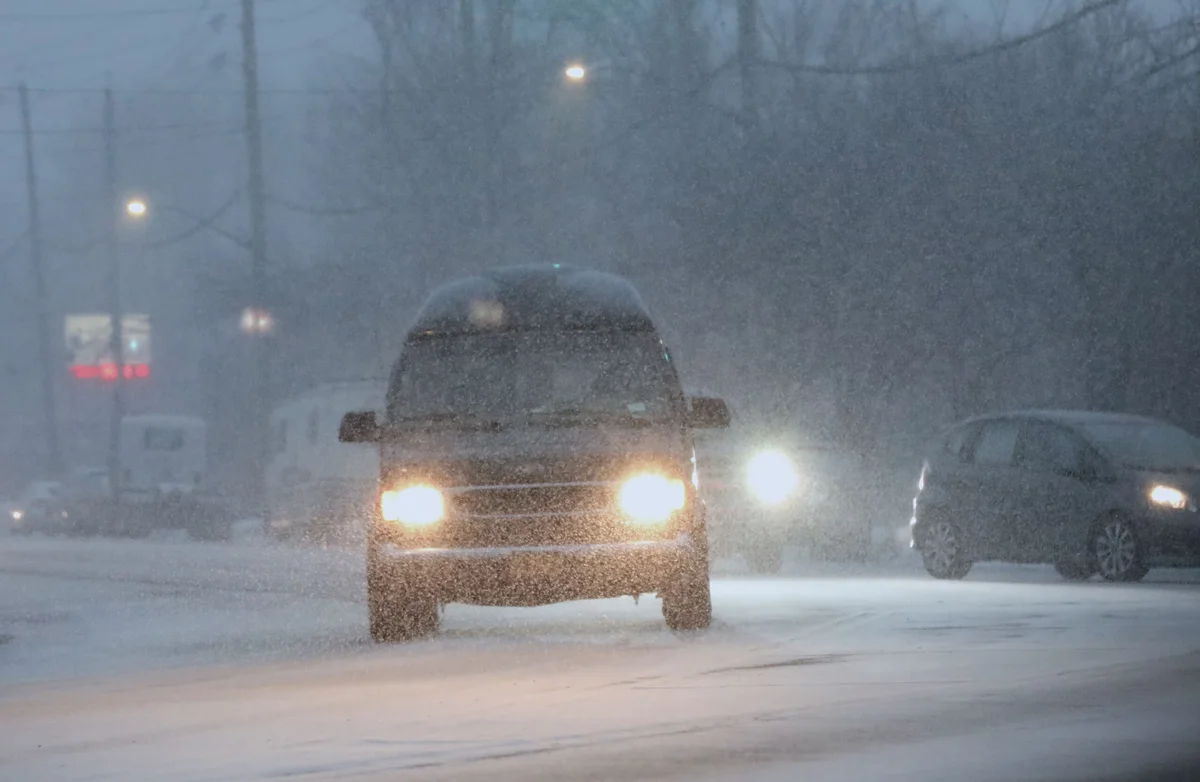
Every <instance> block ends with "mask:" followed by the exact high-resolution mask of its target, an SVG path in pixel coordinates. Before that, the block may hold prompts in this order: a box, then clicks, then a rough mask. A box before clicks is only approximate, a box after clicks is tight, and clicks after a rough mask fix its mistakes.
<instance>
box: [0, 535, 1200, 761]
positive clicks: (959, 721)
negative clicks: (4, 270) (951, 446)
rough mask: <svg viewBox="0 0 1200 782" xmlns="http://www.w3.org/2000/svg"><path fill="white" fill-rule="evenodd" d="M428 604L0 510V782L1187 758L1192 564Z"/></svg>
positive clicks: (1192, 672)
mask: <svg viewBox="0 0 1200 782" xmlns="http://www.w3.org/2000/svg"><path fill="white" fill-rule="evenodd" d="M713 590H714V604H715V614H716V619H715V622H714V624H713V627H712V628H711V629H710V630H709V631H707V632H704V633H698V634H694V635H676V634H673V633H671V632H670V631H668V630H667V629H666V628H665V627H664V626H663V624H662V620H661V616H660V613H659V604H658V601H657V600H656V599H653V598H644V599H642V600H641V601H640V604H638V605H635V604H634V602H633V601H632V600H631V599H624V600H609V601H595V602H588V603H573V604H563V605H558V606H549V607H545V608H538V609H481V608H470V607H463V606H450V607H449V608H448V610H447V612H446V615H445V618H444V630H443V632H442V634H441V635H440V636H438V637H436V638H432V639H427V640H423V641H420V642H416V643H412V644H407V645H400V646H375V645H373V644H371V643H370V642H369V640H368V639H367V636H366V631H365V626H366V612H365V607H364V605H363V594H362V559H361V556H360V555H358V554H357V553H355V552H352V551H345V550H320V549H307V548H299V547H291V546H271V545H267V544H264V543H261V542H255V541H254V540H241V541H238V542H235V543H233V544H199V543H185V542H178V541H172V540H149V541H111V540H91V541H75V540H47V539H44V538H31V539H17V538H0V779H4V780H10V779H11V780H14V781H23V780H122V782H140V780H156V781H157V780H166V779H171V780H185V781H187V782H193V781H195V782H199V781H201V780H204V781H208V780H213V781H216V780H222V781H226V780H279V779H288V780H301V781H303V782H308V780H351V779H352V780H360V781H364V782H376V781H379V782H382V781H383V780H408V779H420V780H425V779H429V780H468V781H469V780H485V779H486V780H489V782H497V781H498V780H507V779H513V780H523V781H524V780H611V779H618V780H623V781H629V782H632V780H689V781H692V780H699V781H700V782H708V781H711V782H723V781H724V780H751V781H752V782H753V781H759V782H776V780H793V779H801V778H803V779H805V780H837V781H839V782H840V781H842V780H850V779H854V780H921V781H922V782H928V781H929V780H955V782H961V780H966V779H970V780H977V781H983V780H1041V779H1045V780H1081V781H1082V780H1100V781H1103V780H1110V779H1111V780H1133V779H1147V780H1149V779H1156V780H1157V779H1162V780H1167V779H1191V778H1200V777H1196V776H1186V775H1181V774H1182V771H1183V770H1184V769H1191V768H1192V767H1193V766H1196V765H1197V763H1198V762H1200V742H1198V741H1197V737H1198V736H1200V705H1198V704H1200V575H1198V574H1196V573H1194V572H1191V571H1160V572H1155V573H1153V574H1151V578H1150V579H1149V580H1148V581H1147V583H1143V584H1136V585H1112V584H1104V583H1100V582H1090V583H1085V584H1067V583H1063V582H1061V581H1059V580H1058V578H1057V576H1055V575H1054V573H1053V571H1051V570H1050V569H1048V568H1018V567H1000V566H997V567H978V568H977V569H976V571H975V572H973V573H972V575H971V577H969V578H968V579H967V580H965V581H963V582H958V583H943V582H937V581H934V580H932V579H929V578H928V577H925V576H924V575H923V574H922V573H921V572H919V571H918V570H917V569H916V568H914V567H913V566H912V565H911V564H909V565H902V566H889V567H888V568H887V569H886V570H878V571H874V572H872V571H868V570H866V569H863V570H860V571H859V572H857V573H852V572H840V573H839V572H836V571H833V570H827V569H826V570H817V571H816V572H815V573H814V572H811V571H810V572H809V573H807V574H806V575H798V576H791V577H786V578H760V579H754V578H745V577H740V578H739V577H732V576H722V575H718V576H717V577H716V578H715V580H714V585H713Z"/></svg>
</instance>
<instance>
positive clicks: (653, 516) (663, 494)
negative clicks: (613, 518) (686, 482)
mask: <svg viewBox="0 0 1200 782" xmlns="http://www.w3.org/2000/svg"><path fill="white" fill-rule="evenodd" d="M686 500H687V492H686V490H685V489H684V486H683V481H681V480H673V479H670V478H665V477H663V476H662V475H656V474H654V473H645V474H642V475H636V476H634V477H632V478H630V479H629V480H627V481H625V483H624V484H622V486H621V491H620V493H619V494H618V495H617V505H618V507H620V509H621V512H622V513H624V514H625V517H626V518H627V519H628V520H629V521H631V522H633V523H635V524H664V523H666V521H667V520H668V519H670V518H671V514H673V513H675V512H676V511H679V510H682V509H683V506H684V505H685V504H686Z"/></svg>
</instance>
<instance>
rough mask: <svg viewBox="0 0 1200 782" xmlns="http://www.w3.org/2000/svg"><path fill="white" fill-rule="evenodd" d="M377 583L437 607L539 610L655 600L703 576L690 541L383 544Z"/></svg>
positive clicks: (700, 555)
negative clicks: (647, 596) (691, 572)
mask: <svg viewBox="0 0 1200 782" xmlns="http://www.w3.org/2000/svg"><path fill="white" fill-rule="evenodd" d="M376 551H377V554H376V555H375V557H374V560H375V561H374V562H373V567H374V568H375V569H376V571H377V573H376V576H377V577H381V578H383V579H385V580H393V579H398V580H402V581H403V582H404V584H405V586H406V587H408V588H410V589H412V588H415V589H418V590H420V591H423V592H427V593H431V594H433V595H435V596H436V597H437V598H438V600H439V601H440V602H443V603H474V604H477V605H514V606H516V605H544V604H547V603H556V602H561V601H565V600H586V599H592V598H605V597H619V596H622V595H639V594H644V593H652V592H660V591H662V590H663V589H664V588H666V587H668V586H670V585H671V584H673V583H675V582H676V581H677V580H678V579H679V578H680V575H681V573H683V572H684V571H686V570H688V569H689V568H694V567H696V565H697V563H702V565H703V566H704V567H705V568H706V569H707V552H704V551H701V550H700V549H699V548H698V547H697V545H696V543H695V540H694V538H693V537H692V535H691V534H690V533H686V532H685V533H681V534H679V535H678V536H676V537H675V538H671V539H668V540H652V541H651V540H648V541H629V542H621V543H596V544H575V545H556V546H512V547H495V548H402V547H400V546H397V545H395V544H391V543H382V544H380V545H379V546H378V547H377V549H376Z"/></svg>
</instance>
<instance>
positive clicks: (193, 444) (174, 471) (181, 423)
mask: <svg viewBox="0 0 1200 782" xmlns="http://www.w3.org/2000/svg"><path fill="white" fill-rule="evenodd" d="M207 433H208V429H207V427H206V426H205V423H204V420H203V419H201V418H197V417H195V416H189V415H163V414H150V415H127V416H125V417H124V418H122V419H121V447H120V462H121V471H122V475H121V490H122V493H123V494H124V493H128V494H129V495H130V499H131V500H136V499H139V498H143V497H157V496H164V495H175V494H194V493H196V492H197V491H198V490H199V489H200V487H201V486H202V485H203V484H204V480H205V473H206V472H207V469H208V441H207Z"/></svg>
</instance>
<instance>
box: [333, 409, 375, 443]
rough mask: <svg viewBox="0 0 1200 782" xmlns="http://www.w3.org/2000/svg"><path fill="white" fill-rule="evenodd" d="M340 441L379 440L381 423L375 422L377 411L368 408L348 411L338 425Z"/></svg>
mask: <svg viewBox="0 0 1200 782" xmlns="http://www.w3.org/2000/svg"><path fill="white" fill-rule="evenodd" d="M338 441H339V442H343V443H377V442H379V424H377V423H376V422H375V411H374V410H366V411H359V412H354V413H346V414H345V415H344V416H342V423H341V426H339V427H338Z"/></svg>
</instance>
